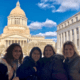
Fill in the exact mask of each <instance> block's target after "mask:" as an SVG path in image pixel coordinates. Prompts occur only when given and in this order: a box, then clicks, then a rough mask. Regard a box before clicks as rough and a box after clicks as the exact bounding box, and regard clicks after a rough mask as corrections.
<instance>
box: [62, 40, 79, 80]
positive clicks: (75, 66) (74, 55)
mask: <svg viewBox="0 0 80 80" xmlns="http://www.w3.org/2000/svg"><path fill="white" fill-rule="evenodd" d="M63 55H64V57H65V60H64V66H65V69H66V71H67V74H68V78H69V80H80V56H79V55H78V51H77V49H76V47H75V45H74V43H73V42H71V41H67V42H65V43H64V44H63Z"/></svg>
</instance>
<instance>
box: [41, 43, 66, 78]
mask: <svg viewBox="0 0 80 80" xmlns="http://www.w3.org/2000/svg"><path fill="white" fill-rule="evenodd" d="M43 55H44V57H43V58H42V63H43V66H42V69H41V71H40V80H67V76H66V71H65V69H64V67H63V62H62V61H63V60H62V56H61V55H57V54H56V52H55V49H54V48H53V47H52V46H51V45H49V44H48V45H46V46H45V48H44V52H43Z"/></svg>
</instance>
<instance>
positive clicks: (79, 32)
mask: <svg viewBox="0 0 80 80" xmlns="http://www.w3.org/2000/svg"><path fill="white" fill-rule="evenodd" d="M79 49H80V26H79Z"/></svg>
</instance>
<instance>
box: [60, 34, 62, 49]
mask: <svg viewBox="0 0 80 80" xmlns="http://www.w3.org/2000/svg"><path fill="white" fill-rule="evenodd" d="M60 43H61V46H60V48H62V33H61V42H60Z"/></svg>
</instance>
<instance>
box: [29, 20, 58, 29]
mask: <svg viewBox="0 0 80 80" xmlns="http://www.w3.org/2000/svg"><path fill="white" fill-rule="evenodd" d="M55 26H57V24H56V22H54V21H52V20H49V19H46V21H45V22H37V21H36V22H32V23H31V24H30V25H28V27H29V28H30V29H32V30H37V29H41V28H42V27H55Z"/></svg>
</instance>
